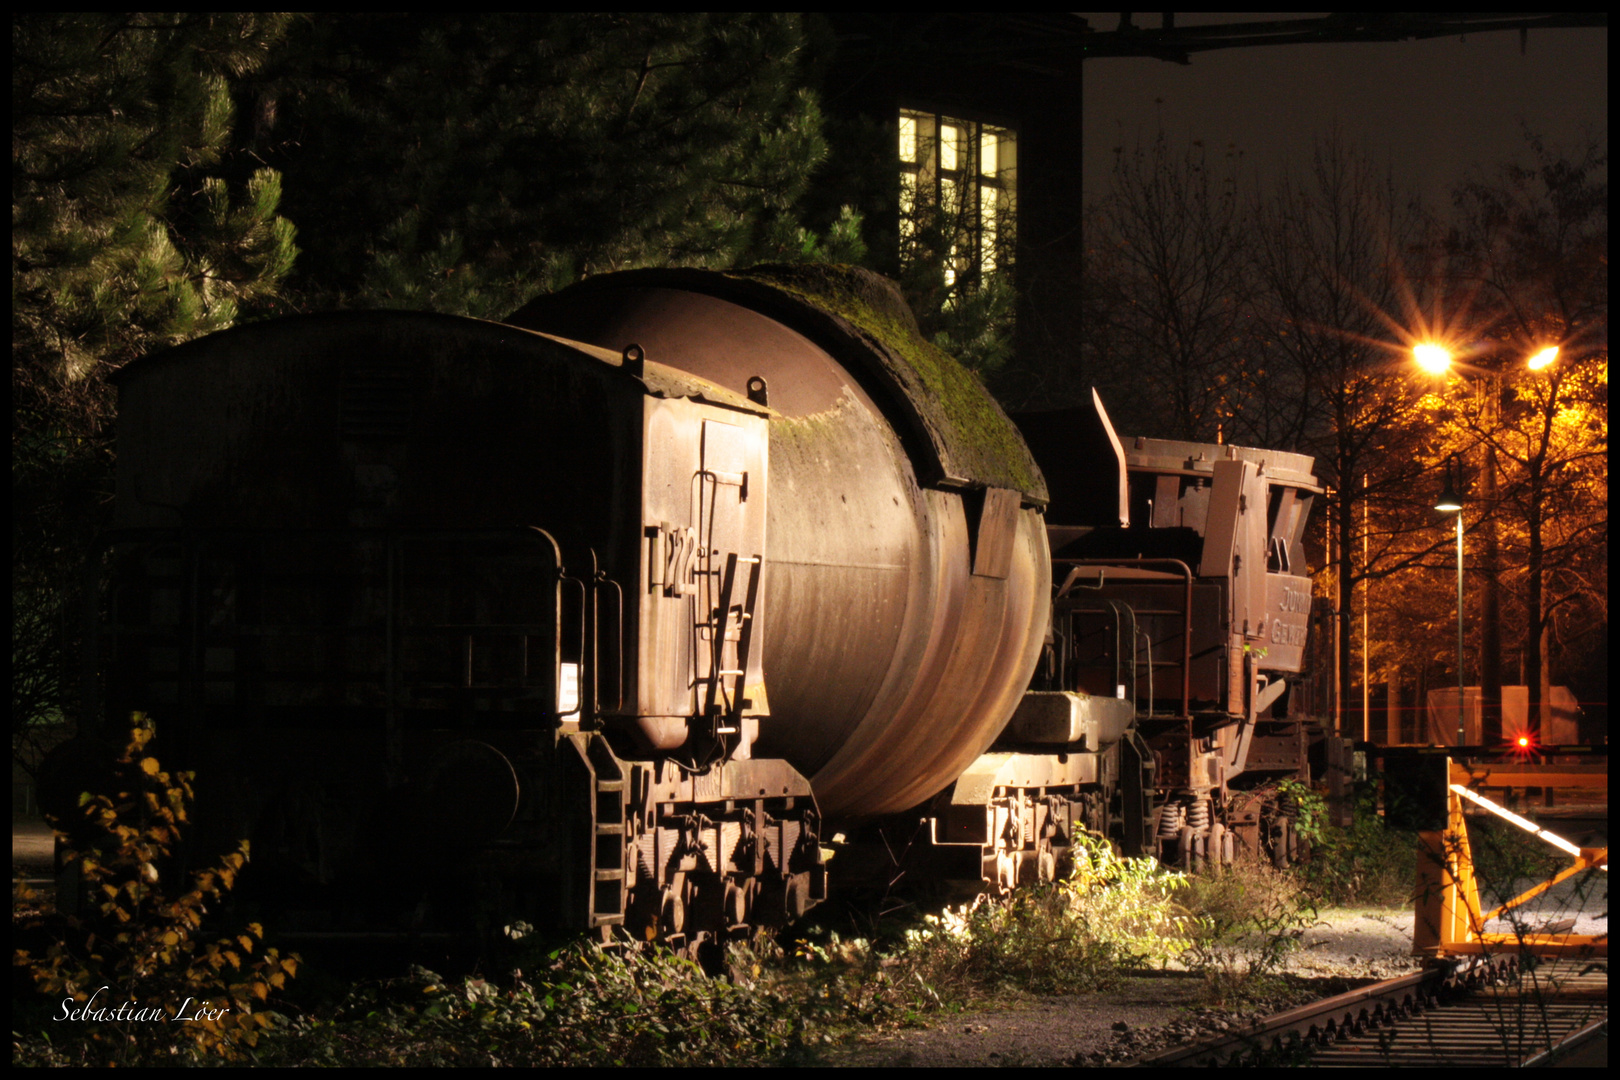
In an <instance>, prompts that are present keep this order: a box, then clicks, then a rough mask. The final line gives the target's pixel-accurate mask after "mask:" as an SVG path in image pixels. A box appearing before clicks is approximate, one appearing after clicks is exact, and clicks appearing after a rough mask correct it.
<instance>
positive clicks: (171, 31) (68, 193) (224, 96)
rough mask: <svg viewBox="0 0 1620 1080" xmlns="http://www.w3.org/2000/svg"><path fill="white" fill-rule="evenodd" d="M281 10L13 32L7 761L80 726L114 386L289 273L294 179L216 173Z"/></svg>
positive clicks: (61, 19) (79, 21) (40, 17)
mask: <svg viewBox="0 0 1620 1080" xmlns="http://www.w3.org/2000/svg"><path fill="white" fill-rule="evenodd" d="M287 25H288V20H287V18H286V17H284V16H279V15H245V14H225V15H221V14H213V15H210V14H195V13H138V14H132V13H66V14H59V13H37V12H36V13H28V14H21V15H14V16H13V18H12V187H11V197H12V201H11V225H12V233H11V311H12V315H11V321H12V346H11V348H12V410H13V411H12V511H13V513H12V521H13V525H12V539H13V559H12V599H13V612H14V615H13V638H12V641H13V646H12V660H13V667H14V674H13V696H12V730H13V748H14V750H16V749H17V744H18V738H19V736H21V735H24V734H25V733H26V732H27V731H28V730H30V728H31V726H32V725H33V724H35V723H36V722H38V721H39V720H41V719H44V718H48V717H54V716H57V715H60V714H61V713H63V712H67V713H71V712H72V700H73V698H74V696H75V695H76V691H77V687H76V685H74V680H73V673H74V672H75V671H76V664H75V663H74V661H73V660H72V653H73V649H74V642H75V641H76V640H77V637H78V633H79V627H80V619H81V617H80V614H79V608H80V604H79V600H78V596H79V592H78V589H79V586H78V582H79V578H80V573H79V569H78V567H79V565H80V563H81V561H82V559H83V557H84V553H85V552H86V551H87V550H88V548H89V541H90V537H91V536H92V535H93V534H94V532H95V531H96V530H97V529H98V528H99V527H100V526H101V523H102V521H101V510H102V507H103V506H104V505H105V503H106V501H107V491H108V488H109V486H110V484H109V477H110V464H111V446H110V442H111V419H112V394H111V390H110V388H109V386H108V384H107V378H106V377H107V375H108V374H109V373H110V372H111V371H113V370H116V368H117V367H118V366H119V365H121V364H123V363H125V362H127V361H129V360H131V359H133V358H135V357H137V356H140V355H142V354H144V353H146V352H149V351H151V350H153V349H155V348H158V347H161V346H163V345H168V344H174V343H177V342H180V341H184V340H186V339H188V338H191V337H195V336H197V335H200V334H204V333H208V332H211V331H213V330H218V329H222V328H224V327H227V326H229V325H231V323H232V322H233V321H234V320H235V319H236V318H237V316H238V314H239V312H240V310H241V307H242V305H243V304H244V303H248V302H250V301H253V300H255V299H257V298H262V297H265V296H268V295H272V294H273V293H274V291H275V289H276V287H277V285H278V283H279V282H280V281H281V279H282V278H283V277H284V276H285V275H286V274H287V272H288V270H289V269H290V268H291V265H292V261H293V257H294V254H295V249H294V247H293V229H292V226H291V224H290V223H289V222H287V221H286V220H285V219H283V218H280V217H278V216H277V213H276V211H277V204H278V202H279V199H280V192H281V189H280V178H279V177H278V176H277V174H276V173H275V172H274V171H273V170H270V169H260V170H258V171H256V172H254V173H253V174H252V175H251V176H250V177H248V178H246V180H245V182H244V183H243V184H241V185H240V186H239V187H238V188H237V189H234V190H233V189H232V187H231V186H230V185H229V184H228V183H227V182H226V180H225V179H224V178H223V176H222V175H220V171H219V167H220V166H221V164H222V161H221V159H222V155H223V154H224V153H225V151H226V149H227V147H228V145H229V139H230V135H231V130H232V114H233V109H232V103H231V98H230V83H231V80H232V79H234V78H239V77H240V76H242V75H243V74H245V73H247V72H249V71H251V70H252V69H253V68H254V67H256V66H257V65H258V64H260V63H262V62H263V60H264V58H265V56H266V55H267V53H268V51H269V49H270V48H271V46H272V45H273V44H274V43H275V42H276V40H278V39H279V38H280V37H281V35H282V34H283V33H284V31H285V28H286V26H287Z"/></svg>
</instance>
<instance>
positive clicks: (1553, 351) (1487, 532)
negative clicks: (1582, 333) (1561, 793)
mask: <svg viewBox="0 0 1620 1080" xmlns="http://www.w3.org/2000/svg"><path fill="white" fill-rule="evenodd" d="M1412 359H1413V360H1414V361H1416V363H1417V365H1418V367H1420V368H1422V369H1423V370H1424V371H1426V372H1428V373H1429V374H1431V375H1434V376H1445V375H1448V374H1450V373H1451V372H1452V369H1453V367H1455V368H1456V369H1457V371H1456V373H1457V374H1458V375H1459V376H1461V377H1462V378H1464V379H1467V380H1470V381H1472V382H1474V383H1475V387H1476V393H1478V394H1479V396H1480V399H1481V400H1480V404H1481V408H1482V411H1483V422H1484V424H1485V425H1486V429H1487V434H1486V437H1485V438H1484V439H1483V442H1484V450H1485V462H1484V468H1483V470H1482V472H1481V474H1480V476H1481V480H1482V481H1483V484H1484V490H1483V492H1482V493H1481V494H1482V496H1483V498H1484V503H1485V510H1484V512H1483V513H1482V514H1481V516H1480V519H1479V527H1480V537H1481V542H1482V544H1483V551H1482V553H1481V555H1480V570H1481V572H1482V575H1483V577H1484V592H1483V593H1482V595H1481V599H1480V608H1481V610H1480V624H1481V629H1480V692H1481V706H1482V710H1481V731H1480V741H1481V742H1482V743H1483V744H1485V745H1494V744H1495V743H1496V742H1498V741H1499V740H1500V739H1501V738H1502V736H1503V734H1504V732H1503V730H1502V728H1503V724H1502V720H1503V717H1502V689H1501V687H1502V672H1501V655H1502V649H1501V643H1500V639H1499V634H1500V621H1501V619H1500V614H1499V611H1500V599H1499V597H1498V589H1499V584H1498V574H1497V537H1496V523H1495V517H1494V514H1495V511H1496V504H1497V500H1496V479H1497V477H1496V445H1495V442H1494V439H1493V438H1492V437H1491V435H1490V430H1491V429H1492V428H1494V425H1495V422H1496V418H1497V410H1498V409H1499V408H1500V407H1501V386H1502V376H1501V372H1500V371H1499V370H1495V369H1490V368H1480V367H1476V366H1474V365H1473V364H1470V363H1467V362H1465V361H1461V360H1458V359H1456V358H1455V357H1454V356H1453V355H1452V354H1451V352H1450V350H1449V349H1447V348H1445V347H1444V346H1442V345H1439V344H1437V343H1434V342H1422V343H1419V344H1416V345H1414V346H1412ZM1557 359H1558V346H1556V345H1550V346H1547V347H1546V348H1543V349H1541V350H1540V351H1539V352H1537V353H1536V354H1535V355H1533V356H1530V357H1528V358H1526V359H1525V361H1524V364H1525V367H1526V368H1527V369H1528V370H1530V371H1544V370H1545V369H1547V368H1548V367H1550V366H1551V365H1552V364H1553V363H1554V362H1555V361H1556V360H1557ZM1457 478H1458V479H1457V482H1458V486H1459V487H1461V483H1462V473H1461V466H1460V464H1459V465H1458V473H1457ZM1447 491H1448V493H1450V494H1452V495H1455V494H1456V492H1453V491H1451V489H1450V477H1449V476H1448V477H1447ZM1457 501H1458V503H1459V506H1460V500H1457ZM1447 512H1448V513H1449V512H1452V511H1450V510H1448V511H1447ZM1456 513H1457V514H1458V521H1459V526H1458V528H1459V532H1458V537H1457V545H1458V560H1459V571H1458V573H1459V574H1460V573H1461V570H1460V566H1461V558H1462V555H1461V548H1462V535H1461V531H1460V530H1461V524H1460V522H1461V510H1460V509H1458V510H1457V511H1456ZM1461 594H1462V588H1461V585H1460V584H1459V586H1458V595H1459V596H1461ZM1460 604H1461V601H1459V605H1460ZM1457 618H1458V623H1459V627H1460V625H1461V621H1462V612H1461V610H1460V608H1459V611H1458V614H1457ZM1460 633H1461V631H1460V629H1459V634H1460ZM1458 652H1459V654H1460V653H1461V649H1460V648H1459V650H1458ZM1457 666H1458V676H1459V678H1460V677H1461V668H1462V664H1461V663H1460V662H1459V663H1458V665H1457ZM1458 693H1459V695H1460V694H1461V693H1462V691H1461V690H1459V691H1458ZM1545 707H1546V705H1545V702H1543V708H1545ZM1458 710H1459V721H1458V722H1459V724H1461V710H1462V703H1461V700H1460V698H1459V702H1458ZM1530 723H1531V725H1532V726H1534V725H1535V724H1536V719H1535V718H1531V719H1530Z"/></svg>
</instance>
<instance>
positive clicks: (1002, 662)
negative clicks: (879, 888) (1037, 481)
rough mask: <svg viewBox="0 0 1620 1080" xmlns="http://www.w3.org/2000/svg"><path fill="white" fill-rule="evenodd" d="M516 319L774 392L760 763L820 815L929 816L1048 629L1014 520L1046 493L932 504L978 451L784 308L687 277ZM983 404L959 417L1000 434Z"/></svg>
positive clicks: (1042, 571) (847, 329)
mask: <svg viewBox="0 0 1620 1080" xmlns="http://www.w3.org/2000/svg"><path fill="white" fill-rule="evenodd" d="M756 308H758V309H760V310H756ZM785 311H797V313H798V318H797V319H795V318H791V317H788V316H785V315H784V314H783V313H784V312H785ZM513 319H514V320H516V321H517V322H519V323H521V324H522V325H526V326H530V327H533V328H536V329H539V330H543V331H545V332H547V333H553V334H557V335H561V336H563V337H568V338H574V339H578V340H582V341H585V342H589V343H591V344H593V345H596V346H597V347H599V348H604V349H609V350H611V349H616V348H622V347H623V345H624V343H626V342H636V343H638V344H640V345H641V346H642V347H643V348H645V349H646V350H647V355H648V357H649V358H653V359H658V360H660V361H662V362H664V363H666V364H669V365H672V366H675V367H679V368H681V369H683V370H686V371H689V372H691V373H693V374H694V375H697V376H699V377H701V378H703V379H705V380H708V381H711V382H714V383H717V384H720V385H722V386H727V387H732V388H735V389H736V390H737V391H738V392H746V390H747V387H748V385H749V383H750V381H751V380H753V379H756V378H758V379H762V380H764V381H765V382H766V383H767V384H768V385H769V388H770V396H769V400H770V403H771V410H772V414H771V418H770V468H771V492H770V497H769V511H768V523H767V525H766V530H765V531H766V533H767V535H768V537H769V540H768V548H767V556H766V561H765V567H764V583H763V587H762V588H763V596H764V603H765V606H766V607H767V609H768V610H769V612H770V616H769V619H768V620H767V621H766V623H765V627H764V631H763V657H764V669H765V670H764V677H765V678H764V685H765V691H766V693H768V695H769V702H770V715H769V718H768V719H767V718H764V717H762V718H761V719H760V731H759V742H758V744H757V746H756V747H755V751H754V752H755V754H756V755H757V756H764V757H780V758H782V759H784V760H787V761H789V762H791V763H792V764H793V765H794V766H795V767H796V768H798V769H800V770H801V771H803V772H805V773H807V774H809V775H811V776H812V777H813V780H814V784H815V789H816V796H817V799H818V800H819V801H820V803H821V806H822V809H823V812H824V813H826V814H828V815H829V816H869V815H876V814H881V813H887V812H892V811H898V810H903V809H905V808H907V807H910V806H914V805H916V804H917V803H919V802H921V801H923V800H925V799H927V798H929V797H930V796H932V795H933V794H934V793H936V792H937V791H939V790H940V789H941V788H943V787H945V786H946V785H947V784H949V783H950V782H951V780H953V779H954V778H955V777H956V776H957V775H958V774H960V773H961V772H962V770H963V769H965V768H966V767H967V766H968V764H969V763H971V762H972V761H973V759H974V758H975V757H977V756H978V755H979V754H980V753H982V752H983V751H984V750H985V749H986V748H987V747H988V746H989V745H990V743H991V742H992V741H993V740H994V739H995V737H996V735H997V734H999V732H1000V730H1001V728H1002V727H1003V726H1004V725H1005V723H1006V720H1007V718H1008V716H1010V715H1011V713H1012V710H1013V708H1014V707H1015V706H1016V704H1017V701H1018V698H1019V696H1020V695H1021V694H1022V692H1023V690H1024V688H1025V686H1026V685H1027V683H1028V679H1029V674H1030V671H1031V669H1032V668H1033V666H1034V663H1035V659H1036V656H1037V654H1038V651H1039V649H1040V644H1041V638H1042V636H1043V635H1044V631H1045V620H1046V611H1045V599H1046V595H1047V590H1048V581H1049V572H1050V571H1049V566H1048V563H1047V554H1046V545H1045V534H1044V531H1043V529H1042V527H1041V519H1040V516H1039V513H1038V511H1037V510H1036V509H1034V508H1033V507H1028V506H1025V505H1024V503H1025V501H1026V498H1036V497H1040V498H1043V497H1044V488H1040V489H1034V490H1032V491H1029V492H1023V491H1018V490H1011V489H1007V488H1005V487H997V486H995V485H994V484H987V486H984V487H981V488H979V489H978V490H976V491H975V490H969V491H966V492H964V491H961V490H958V489H954V488H953V489H950V490H945V489H940V488H930V487H928V486H926V485H927V484H928V483H930V482H931V481H932V482H940V481H943V480H951V482H952V483H954V484H963V483H968V484H971V483H973V482H974V481H975V478H974V477H973V476H971V475H969V476H962V475H961V474H962V471H963V469H964V468H966V467H967V466H966V465H964V464H963V463H964V462H967V461H971V460H973V455H972V454H970V453H968V451H967V448H966V447H965V445H964V442H965V440H966V439H967V436H966V435H964V434H963V433H962V432H961V431H953V430H947V429H943V428H939V427H937V426H936V427H934V428H931V429H930V437H929V438H928V439H927V440H917V439H914V438H911V437H910V436H909V435H908V432H910V431H912V430H914V429H915V428H916V427H917V426H918V425H922V424H923V423H924V417H925V414H926V415H931V413H930V410H931V409H933V408H935V407H936V405H937V403H934V402H931V401H923V400H918V395H920V394H922V393H923V391H921V390H918V389H917V388H916V387H915V386H913V387H911V388H909V389H908V388H906V387H904V386H901V385H900V384H898V383H897V382H896V381H895V380H893V379H884V378H882V377H880V376H881V375H882V373H883V372H885V371H888V370H889V368H890V367H891V366H892V362H893V361H892V357H888V356H886V355H880V353H881V347H880V346H879V344H878V343H876V342H874V341H872V340H869V339H868V338H866V337H863V336H862V335H861V334H860V333H858V332H856V331H855V330H854V328H852V327H851V326H850V325H849V324H847V323H844V324H842V325H841V326H835V325H834V319H833V317H832V316H830V315H828V314H827V313H826V312H817V311H815V310H814V309H813V307H811V306H809V305H807V304H805V303H804V302H803V301H801V300H799V299H797V298H795V297H794V296H792V295H789V294H783V293H781V292H779V291H776V290H769V289H763V290H762V289H761V288H759V287H758V286H757V285H746V284H739V283H737V282H735V281H731V280H729V279H725V278H723V277H721V276H720V275H704V274H698V273H696V272H690V273H637V274H626V275H613V276H609V277H605V278H598V279H594V280H593V281H591V282H589V283H588V284H587V285H586V286H583V287H581V288H578V289H573V290H568V291H565V292H563V293H559V294H556V295H554V296H551V297H546V298H543V299H542V300H539V301H536V302H535V303H534V304H531V305H530V306H529V307H527V308H525V309H524V310H523V311H521V312H519V313H517V314H516V315H514V316H513ZM812 334H814V335H818V337H817V339H816V340H812V338H811V336H810V335H812ZM835 354H836V358H835ZM979 393H980V399H982V400H980V399H973V400H969V401H968V402H967V403H966V405H965V406H963V405H960V404H958V405H955V406H953V407H965V408H968V409H979V410H982V411H983V412H984V413H985V415H986V416H987V417H988V418H989V420H988V421H987V422H990V421H993V422H996V423H1000V424H1005V423H1006V420H1005V417H1003V416H1001V415H1000V412H999V410H997V409H996V408H995V406H994V404H993V402H990V401H989V399H988V397H987V396H984V395H983V394H982V391H980V392H979ZM907 394H910V395H911V396H910V397H908V396H906V395H907ZM897 395H898V396H897ZM1014 439H1016V435H1014ZM1019 451H1020V452H1023V451H1022V446H1021V444H1020V445H1019ZM952 478H954V479H952ZM979 482H980V483H987V482H985V481H979Z"/></svg>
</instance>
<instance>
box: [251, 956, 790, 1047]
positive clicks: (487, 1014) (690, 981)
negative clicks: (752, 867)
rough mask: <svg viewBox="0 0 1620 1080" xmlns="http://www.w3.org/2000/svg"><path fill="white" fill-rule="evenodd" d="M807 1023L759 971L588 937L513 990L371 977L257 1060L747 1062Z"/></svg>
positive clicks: (473, 981)
mask: <svg viewBox="0 0 1620 1080" xmlns="http://www.w3.org/2000/svg"><path fill="white" fill-rule="evenodd" d="M800 1026H801V1024H800V1021H799V1018H798V1010H797V1009H796V1008H795V1007H794V1004H793V1003H792V1002H790V1001H788V1000H787V999H786V998H784V997H783V996H782V995H781V994H779V993H777V992H776V991H774V990H772V989H770V988H768V987H764V986H761V985H757V984H756V983H754V982H753V981H752V980H750V979H747V978H739V977H735V976H734V977H733V978H730V979H711V978H709V977H707V976H706V975H705V974H704V973H703V971H702V969H701V968H700V967H699V966H698V965H697V964H696V963H695V962H693V961H691V960H688V959H685V958H683V957H681V956H677V955H675V954H673V953H671V952H670V951H669V950H667V949H663V948H660V947H657V946H644V947H640V948H629V949H626V950H625V951H623V952H620V951H618V950H608V949H604V948H602V947H601V946H600V945H596V944H580V945H575V946H570V947H568V948H566V949H563V950H559V951H558V952H556V953H553V954H552V955H551V956H549V957H548V958H547V959H546V961H545V963H544V967H543V969H542V970H541V971H540V972H539V973H538V974H536V975H532V976H528V975H525V974H524V973H523V972H522V971H521V970H519V971H515V972H513V975H512V978H511V979H510V980H508V982H507V985H505V986H500V985H497V984H496V983H494V982H490V981H488V980H485V979H482V978H476V977H466V978H463V979H461V980H459V983H457V982H451V981H448V980H446V979H443V978H441V977H440V976H438V975H436V974H435V973H433V972H431V971H428V970H426V969H423V968H420V967H416V968H412V969H411V973H410V974H409V975H408V976H407V977H405V978H401V979H391V980H385V981H382V982H375V983H368V984H363V985H361V986H358V987H356V988H355V989H354V990H353V991H351V992H350V994H349V995H348V997H347V998H346V999H345V1000H344V1001H343V1002H342V1004H341V1005H340V1006H339V1007H338V1009H337V1010H336V1012H335V1013H333V1014H332V1015H331V1016H330V1018H327V1019H319V1020H317V1019H312V1018H307V1017H305V1018H300V1019H297V1020H294V1021H292V1022H291V1023H290V1024H289V1025H288V1026H287V1027H286V1028H285V1029H283V1030H278V1031H277V1032H276V1033H274V1035H273V1036H272V1037H271V1038H270V1039H268V1040H267V1041H266V1042H265V1043H264V1044H263V1045H262V1046H261V1049H260V1052H259V1053H258V1054H257V1055H256V1056H257V1059H258V1061H259V1063H260V1064H270V1065H277V1064H281V1065H292V1064H303V1063H309V1062H313V1063H328V1064H343V1065H345V1066H354V1065H393V1066H399V1065H410V1066H445V1065H450V1066H473V1065H479V1066H487V1065H507V1066H529V1067H548V1066H557V1065H579V1066H626V1065H634V1066H669V1065H690V1064H695V1063H698V1062H701V1063H703V1064H705V1065H740V1064H749V1063H754V1062H758V1061H762V1060H768V1059H770V1058H771V1057H772V1056H773V1055H775V1054H777V1053H779V1052H780V1051H781V1050H782V1048H783V1047H784V1046H785V1045H787V1044H788V1043H789V1042H790V1041H792V1040H793V1039H795V1038H796V1037H797V1035H798V1032H799V1029H800Z"/></svg>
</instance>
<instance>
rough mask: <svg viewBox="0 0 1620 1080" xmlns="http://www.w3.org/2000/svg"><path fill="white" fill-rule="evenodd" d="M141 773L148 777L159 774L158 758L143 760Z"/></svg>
mask: <svg viewBox="0 0 1620 1080" xmlns="http://www.w3.org/2000/svg"><path fill="white" fill-rule="evenodd" d="M141 772H143V773H145V774H146V775H147V776H156V775H157V774H158V761H157V758H150V757H149V758H141Z"/></svg>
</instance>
